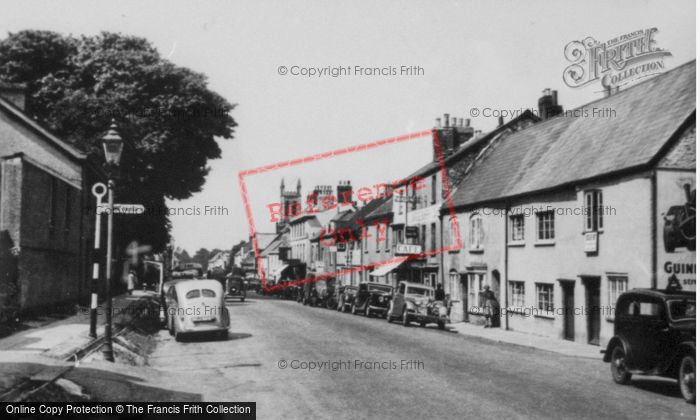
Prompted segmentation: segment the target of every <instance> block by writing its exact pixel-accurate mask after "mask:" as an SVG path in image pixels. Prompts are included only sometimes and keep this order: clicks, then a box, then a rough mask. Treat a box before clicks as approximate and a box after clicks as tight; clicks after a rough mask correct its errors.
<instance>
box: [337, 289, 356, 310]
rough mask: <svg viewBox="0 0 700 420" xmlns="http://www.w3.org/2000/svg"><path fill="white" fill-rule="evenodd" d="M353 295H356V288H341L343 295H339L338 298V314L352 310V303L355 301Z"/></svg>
mask: <svg viewBox="0 0 700 420" xmlns="http://www.w3.org/2000/svg"><path fill="white" fill-rule="evenodd" d="M355 294H357V286H345V288H343V293H342V294H340V295H339V296H340V297H339V298H338V310H339V311H340V312H347V311H348V310H349V309H350V308H352V303H353V302H354V301H355Z"/></svg>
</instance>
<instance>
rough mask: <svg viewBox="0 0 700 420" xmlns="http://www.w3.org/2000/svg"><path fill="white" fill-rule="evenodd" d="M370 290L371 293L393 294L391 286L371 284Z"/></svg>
mask: <svg viewBox="0 0 700 420" xmlns="http://www.w3.org/2000/svg"><path fill="white" fill-rule="evenodd" d="M369 290H370V291H378V292H385V293H389V292H391V287H390V286H382V285H379V284H370V285H369Z"/></svg>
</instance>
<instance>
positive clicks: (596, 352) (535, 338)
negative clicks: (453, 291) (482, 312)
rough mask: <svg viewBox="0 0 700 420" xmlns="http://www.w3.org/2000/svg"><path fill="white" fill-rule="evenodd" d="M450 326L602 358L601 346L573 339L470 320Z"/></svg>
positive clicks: (506, 340)
mask: <svg viewBox="0 0 700 420" xmlns="http://www.w3.org/2000/svg"><path fill="white" fill-rule="evenodd" d="M448 326H449V328H450V329H451V330H453V331H455V332H457V333H459V334H463V335H466V336H469V337H479V338H484V339H487V340H492V341H495V342H497V343H503V344H512V345H516V346H524V347H530V348H533V349H539V350H544V351H549V352H554V353H559V354H562V355H565V356H573V357H583V358H587V359H595V360H598V361H600V360H602V358H603V355H602V354H601V353H600V350H601V347H600V346H593V345H588V344H581V343H575V342H573V341H567V340H558V339H554V338H549V337H543V336H539V335H535V334H526V333H523V332H519V331H509V330H505V329H503V328H484V327H483V326H482V325H476V324H470V323H468V322H457V323H453V324H448Z"/></svg>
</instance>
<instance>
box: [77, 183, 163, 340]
mask: <svg viewBox="0 0 700 420" xmlns="http://www.w3.org/2000/svg"><path fill="white" fill-rule="evenodd" d="M106 194H107V186H106V185H105V184H103V183H102V182H97V183H95V184H94V185H93V186H92V195H94V196H95V202H96V204H95V209H96V211H95V241H94V244H93V263H92V283H91V284H90V289H91V293H90V333H89V334H90V337H93V338H95V337H97V298H98V296H97V284H98V282H99V278H100V263H99V258H100V252H99V251H100V236H101V232H102V217H100V216H101V215H102V214H107V215H109V214H110V204H109V203H103V202H102V198H103V197H104V196H105V195H106ZM113 206H114V210H113V211H112V212H111V213H112V214H123V215H139V214H143V213H144V212H145V211H146V208H145V207H144V206H142V205H141V204H113ZM136 245H137V249H136V252H137V253H136V254H135V255H136V256H138V253H139V252H150V251H151V247H150V245H142V246H141V247H138V244H136ZM146 248H148V249H146ZM127 253H128V251H127ZM129 255H132V254H129ZM110 258H111V256H110ZM108 270H109V269H108ZM161 271H162V270H161ZM108 272H109V271H108ZM161 274H162V273H161ZM108 275H109V274H108ZM108 287H109V286H108Z"/></svg>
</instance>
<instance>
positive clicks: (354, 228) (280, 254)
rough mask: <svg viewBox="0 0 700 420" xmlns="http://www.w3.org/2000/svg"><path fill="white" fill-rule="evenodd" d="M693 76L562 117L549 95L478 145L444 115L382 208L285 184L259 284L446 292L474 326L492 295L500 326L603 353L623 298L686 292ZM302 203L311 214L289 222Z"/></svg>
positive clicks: (659, 80) (691, 254)
mask: <svg viewBox="0 0 700 420" xmlns="http://www.w3.org/2000/svg"><path fill="white" fill-rule="evenodd" d="M694 75H695V62H694V61H693V62H690V63H687V64H685V65H683V66H680V67H678V68H677V69H674V70H672V71H669V72H667V73H666V74H663V75H661V76H658V77H655V78H653V79H650V80H648V81H645V82H643V83H640V84H638V85H636V86H633V87H630V88H628V89H624V90H622V91H619V92H618V91H615V92H609V93H608V95H607V96H606V97H604V98H602V99H599V100H597V101H595V102H592V103H590V104H587V105H584V106H582V107H580V108H576V109H574V110H569V111H564V110H563V107H562V106H561V105H560V104H559V99H558V95H557V92H556V91H551V90H549V89H547V90H545V91H544V92H543V95H542V97H541V98H539V100H538V115H535V114H534V113H532V112H530V111H525V112H523V113H521V114H519V115H518V116H517V117H516V118H514V119H512V120H511V121H507V122H505V121H503V120H500V121H499V125H498V127H496V128H495V129H494V130H492V131H491V132H488V133H481V132H479V131H475V130H474V128H473V127H471V124H470V121H469V119H461V118H460V119H457V118H452V119H450V117H449V115H445V117H444V118H443V119H442V120H441V119H438V124H437V126H436V127H435V129H434V136H435V139H436V142H437V144H438V145H439V147H437V148H435V151H434V152H435V153H434V156H433V159H432V161H430V162H427V163H426V165H425V166H424V167H422V168H419V169H418V170H415V171H411V170H410V168H409V170H407V177H406V180H407V181H406V183H405V184H403V185H397V186H395V188H394V190H393V194H390V196H388V197H377V198H373V199H371V200H369V201H367V202H360V201H357V200H353V201H352V203H346V204H350V205H344V206H341V205H338V206H335V207H333V208H331V209H326V208H325V207H324V206H323V200H324V197H328V196H335V199H336V200H338V201H339V198H338V197H341V196H342V195H344V194H342V193H343V191H346V190H350V191H351V193H349V196H351V197H356V195H355V194H354V193H355V192H352V188H353V186H352V185H351V183H350V182H349V181H339V183H338V185H337V186H336V187H335V189H334V188H333V187H332V186H318V187H316V188H314V190H313V191H312V192H310V193H309V194H308V195H307V196H306V197H305V198H303V196H302V192H301V183H300V182H298V183H297V185H296V189H295V190H294V191H286V190H285V186H284V181H282V183H281V186H280V204H281V210H280V211H281V214H283V215H286V216H288V217H284V218H282V219H281V220H279V221H278V222H277V223H276V233H275V234H274V235H273V236H274V237H273V238H272V239H271V240H268V241H266V240H262V238H263V237H264V236H258V245H259V250H260V256H261V261H262V266H261V267H260V270H259V271H262V274H263V275H264V277H265V279H266V281H267V283H268V285H269V286H273V285H284V284H285V283H286V282H288V281H293V280H300V279H307V278H313V277H319V276H322V278H323V280H321V281H318V282H316V283H315V284H314V285H313V287H316V288H318V289H319V290H323V289H325V288H327V287H328V286H340V285H358V284H360V283H361V282H376V283H382V284H388V285H391V286H394V287H396V286H397V284H398V282H400V281H403V280H406V281H411V282H419V283H423V284H426V285H430V286H433V287H436V286H437V284H439V283H440V284H442V285H443V287H444V289H445V291H446V293H447V295H448V299H449V300H450V301H451V304H452V309H451V318H452V320H453V321H457V322H458V321H466V322H471V323H477V324H482V323H483V322H484V300H483V293H484V290H485V289H486V286H488V288H489V289H490V290H491V291H493V292H494V295H495V297H496V299H497V300H498V303H499V305H500V310H501V314H500V318H501V319H500V321H501V322H500V328H504V329H511V330H517V331H523V332H529V333H533V334H538V335H543V336H549V337H555V338H560V339H566V340H572V341H576V342H581V343H589V344H592V345H600V344H604V343H607V341H608V340H609V338H610V337H611V335H612V333H613V331H612V327H613V324H612V320H613V318H614V305H615V302H616V299H617V296H619V295H620V293H622V292H623V291H625V290H629V289H632V288H635V287H645V288H650V287H651V288H660V289H663V288H666V287H667V286H669V285H671V286H672V287H677V286H680V287H682V288H683V289H685V290H695V276H696V268H695V236H694V230H695V188H696V187H695V168H696V161H695V97H694V95H695V80H694ZM594 109H609V110H614V111H615V112H614V113H606V114H605V115H601V114H600V113H595V112H593V110H594ZM441 162H442V164H441ZM443 166H444V169H445V172H444V173H443V170H442V168H443ZM445 175H446V178H445ZM410 180H420V181H418V182H420V187H418V188H416V185H414V184H412V182H411V181H410ZM308 203H313V205H312V208H315V209H316V210H317V211H312V212H302V213H301V214H296V212H295V211H294V209H295V208H299V207H300V206H302V205H303V206H306V205H307V204H308ZM314 206H316V207H314ZM455 222H456V223H455ZM691 227H692V229H691ZM455 228H458V231H456V230H455ZM458 237H459V239H460V241H459V242H458V241H457V238H458ZM249 242H250V241H249ZM249 242H247V243H246V244H244V245H242V246H240V247H239V250H238V252H239V254H241V259H240V260H239V261H237V263H236V264H237V265H238V266H239V267H242V264H244V261H245V259H244V258H243V256H244V255H246V256H251V255H253V254H254V252H252V251H251V249H250V247H249V246H247V245H248V244H249ZM261 244H265V245H261ZM458 245H461V246H458ZM439 250H444V251H440V252H437V251H439ZM233 251H235V247H234V250H232V252H233ZM387 261H391V263H386V262H387ZM333 273H337V274H333Z"/></svg>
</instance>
